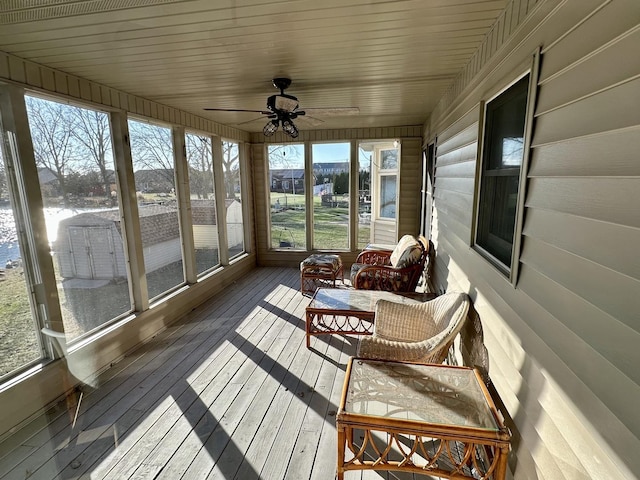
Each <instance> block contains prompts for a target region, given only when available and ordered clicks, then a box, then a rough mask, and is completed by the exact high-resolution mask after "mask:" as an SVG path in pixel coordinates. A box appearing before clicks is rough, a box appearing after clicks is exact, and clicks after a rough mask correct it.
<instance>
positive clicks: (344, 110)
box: [204, 77, 360, 138]
mask: <svg viewBox="0 0 640 480" xmlns="http://www.w3.org/2000/svg"><path fill="white" fill-rule="evenodd" d="M289 85H291V79H290V78H285V77H278V78H274V79H273V86H274V87H276V88H277V89H279V90H280V94H279V95H271V96H270V97H269V98H267V110H244V109H232V108H205V109H204V110H208V111H217V112H255V113H261V114H262V115H266V116H267V118H268V119H269V121H268V122H267V124H266V125H265V126H264V128H263V129H262V133H264V135H265V136H267V137H270V136H271V135H273V134H275V133H276V131H277V130H278V127H279V126H280V125H282V131H283V132H284V133H286V134H287V135H289V136H290V137H291V138H296V137H297V136H298V133H299V132H298V128H297V127H296V126H295V124H294V123H293V120H295V119H296V118H298V117H301V116H305V115H306V116H307V118H308V119H312V121H314V122H315V123H316V124H318V123H322V120H319V119H317V118H314V117H311V116H310V115H307V113H312V114H313V115H317V116H322V115H356V114H358V113H359V112H360V109H359V108H357V107H335V108H308V109H306V110H299V107H300V106H299V104H298V99H297V98H296V97H294V96H293V95H288V94H286V93H284V91H285V90H286V89H287V88H289ZM250 121H253V120H250ZM245 123H248V122H245Z"/></svg>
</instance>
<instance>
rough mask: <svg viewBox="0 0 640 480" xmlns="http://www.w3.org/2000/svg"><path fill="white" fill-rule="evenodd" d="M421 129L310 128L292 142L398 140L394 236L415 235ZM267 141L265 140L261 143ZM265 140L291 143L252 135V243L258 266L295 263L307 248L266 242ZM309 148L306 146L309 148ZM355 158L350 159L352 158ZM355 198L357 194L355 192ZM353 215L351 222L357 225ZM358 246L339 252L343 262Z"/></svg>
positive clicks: (350, 258) (349, 259)
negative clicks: (283, 247) (275, 247)
mask: <svg viewBox="0 0 640 480" xmlns="http://www.w3.org/2000/svg"><path fill="white" fill-rule="evenodd" d="M420 131H421V128H420V127H418V126H407V127H388V128H364V129H363V128H359V129H347V130H310V131H303V132H300V136H299V137H298V138H297V139H296V140H295V142H294V143H304V142H315V141H317V142H326V141H333V140H335V141H350V140H356V141H361V140H362V141H365V140H384V139H396V138H397V139H399V140H400V142H401V145H402V147H401V159H400V165H401V172H400V184H399V188H398V194H399V195H400V198H399V212H398V237H401V236H402V235H404V234H407V233H409V234H412V235H416V234H417V233H418V231H419V229H420V188H421V181H422V170H421V168H422V165H421V161H422V160H421V157H422V149H421V137H420ZM265 140H267V143H265ZM268 143H276V144H280V143H283V144H284V143H292V142H291V139H290V138H289V137H284V136H283V134H282V133H281V132H278V133H276V135H274V136H273V137H269V138H268V139H265V137H264V136H263V135H262V134H255V135H254V136H252V142H251V165H252V168H253V181H254V183H253V191H254V192H255V206H256V237H255V240H256V246H257V250H256V253H257V256H258V263H259V265H262V266H282V265H288V266H297V265H298V264H299V263H300V262H301V261H302V260H304V259H305V258H306V257H307V256H308V255H309V251H300V252H297V251H295V250H293V251H292V250H287V251H276V250H270V249H269V245H270V241H269V229H270V227H269V218H270V217H269V209H270V206H269V205H268V202H267V199H268V192H269V175H268V174H269V169H268V165H267V157H266V152H265V150H266V149H265V146H266V145H267V144H268ZM309 148H310V147H309ZM355 160H357V159H354V161H355ZM356 199H357V195H356ZM357 222H358V220H357V218H356V219H355V220H354V221H353V224H354V225H357ZM397 240H398V239H397V238H393V239H391V238H390V239H389V242H387V243H394V242H396V241H397ZM358 253H359V249H358V248H357V246H353V247H352V249H351V251H350V252H340V256H341V257H342V260H343V262H345V263H347V264H350V263H352V262H353V261H354V260H355V258H356V256H357V254H358Z"/></svg>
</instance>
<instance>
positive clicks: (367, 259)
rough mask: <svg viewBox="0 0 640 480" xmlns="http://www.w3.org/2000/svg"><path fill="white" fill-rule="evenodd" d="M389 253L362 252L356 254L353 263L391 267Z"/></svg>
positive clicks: (377, 251) (382, 251)
mask: <svg viewBox="0 0 640 480" xmlns="http://www.w3.org/2000/svg"><path fill="white" fill-rule="evenodd" d="M391 253H392V252H391V251H389V250H363V251H362V252H360V253H359V254H358V257H357V258H356V261H355V263H366V264H367V265H391Z"/></svg>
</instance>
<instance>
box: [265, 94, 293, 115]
mask: <svg viewBox="0 0 640 480" xmlns="http://www.w3.org/2000/svg"><path fill="white" fill-rule="evenodd" d="M267 108H268V109H269V110H271V111H272V112H275V111H281V112H289V113H290V112H293V111H294V110H295V109H296V108H298V99H297V98H296V97H294V96H293V95H286V94H281V95H271V96H270V97H269V98H268V99H267Z"/></svg>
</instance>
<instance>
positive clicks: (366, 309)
mask: <svg viewBox="0 0 640 480" xmlns="http://www.w3.org/2000/svg"><path fill="white" fill-rule="evenodd" d="M433 296H434V295H433V294H402V295H399V294H395V293H391V292H381V291H377V290H354V289H336V288H318V289H317V290H316V291H315V293H314V295H313V297H312V298H311V302H310V303H309V306H308V307H307V309H306V324H307V326H306V329H307V348H309V347H310V345H311V336H312V335H328V334H333V333H351V334H356V335H371V334H372V333H373V317H374V314H375V309H376V302H377V301H378V300H380V299H381V298H382V299H385V300H389V301H391V302H396V303H421V302H422V301H424V300H426V299H429V298H432V297H433ZM411 297H413V298H411Z"/></svg>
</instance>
